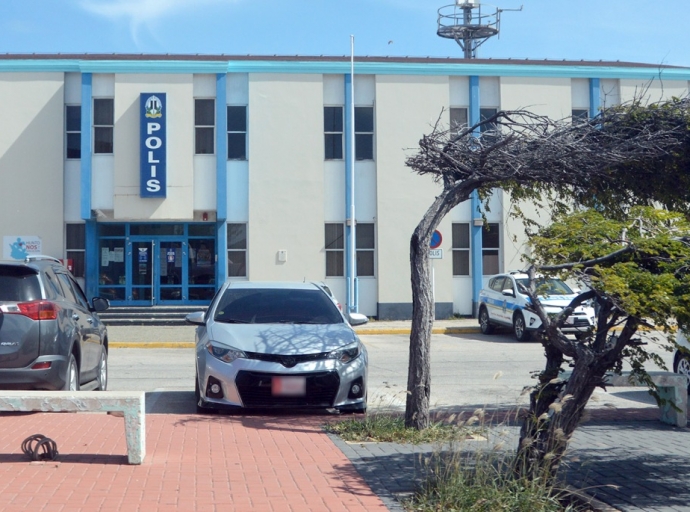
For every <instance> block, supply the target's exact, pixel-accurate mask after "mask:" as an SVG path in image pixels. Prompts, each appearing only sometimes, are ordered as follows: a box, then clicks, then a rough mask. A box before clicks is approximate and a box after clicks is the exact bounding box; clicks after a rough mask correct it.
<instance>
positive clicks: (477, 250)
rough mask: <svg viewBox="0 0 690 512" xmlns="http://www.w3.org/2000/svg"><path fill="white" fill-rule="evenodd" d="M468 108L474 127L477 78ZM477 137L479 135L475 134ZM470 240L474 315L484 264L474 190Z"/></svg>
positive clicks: (477, 116)
mask: <svg viewBox="0 0 690 512" xmlns="http://www.w3.org/2000/svg"><path fill="white" fill-rule="evenodd" d="M469 81H470V98H469V103H470V108H469V120H468V122H469V125H470V126H474V125H475V124H477V123H478V122H479V119H480V114H479V111H480V105H481V99H480V95H479V77H478V76H471V77H470V80H469ZM475 136H479V133H475ZM470 211H471V224H470V238H471V244H470V247H471V251H470V252H471V254H472V270H471V273H472V313H473V314H476V312H477V304H478V303H479V292H480V291H481V289H482V288H483V283H482V276H483V275H484V264H483V263H484V262H483V259H482V225H481V224H480V225H477V223H475V220H477V219H479V220H480V221H483V218H482V214H481V204H480V201H479V194H478V193H477V191H476V190H475V191H474V192H472V195H471V196H470Z"/></svg>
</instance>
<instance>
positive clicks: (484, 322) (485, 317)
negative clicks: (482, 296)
mask: <svg viewBox="0 0 690 512" xmlns="http://www.w3.org/2000/svg"><path fill="white" fill-rule="evenodd" d="M479 328H480V329H481V331H482V334H492V333H493V332H494V326H493V325H491V322H490V321H489V312H488V311H487V310H486V308H484V307H483V308H481V309H480V310H479Z"/></svg>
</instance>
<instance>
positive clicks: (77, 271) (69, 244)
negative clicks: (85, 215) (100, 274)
mask: <svg viewBox="0 0 690 512" xmlns="http://www.w3.org/2000/svg"><path fill="white" fill-rule="evenodd" d="M71 228H76V229H77V230H78V231H77V232H76V233H70V231H71ZM71 235H75V236H71ZM75 256H77V257H76V258H75ZM66 260H72V269H71V272H72V275H73V276H74V277H81V278H85V277H86V224H84V223H83V222H68V223H66V224H65V263H67V261H66Z"/></svg>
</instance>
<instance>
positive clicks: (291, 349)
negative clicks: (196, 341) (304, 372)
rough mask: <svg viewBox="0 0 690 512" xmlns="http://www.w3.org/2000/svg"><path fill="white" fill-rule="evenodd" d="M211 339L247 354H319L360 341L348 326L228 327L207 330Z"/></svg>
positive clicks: (280, 325) (242, 325)
mask: <svg viewBox="0 0 690 512" xmlns="http://www.w3.org/2000/svg"><path fill="white" fill-rule="evenodd" d="M208 335H209V339H211V340H213V341H216V342H219V343H222V344H223V345H228V346H231V347H234V348H237V349H240V350H243V351H245V352H259V353H262V354H281V355H295V354H318V353H321V352H330V351H331V350H335V349H338V348H340V347H343V346H345V345H350V344H351V343H354V342H355V341H356V340H357V336H356V335H355V333H354V331H353V330H352V328H351V327H350V326H349V325H347V324H345V323H342V324H225V323H213V324H211V325H210V326H208Z"/></svg>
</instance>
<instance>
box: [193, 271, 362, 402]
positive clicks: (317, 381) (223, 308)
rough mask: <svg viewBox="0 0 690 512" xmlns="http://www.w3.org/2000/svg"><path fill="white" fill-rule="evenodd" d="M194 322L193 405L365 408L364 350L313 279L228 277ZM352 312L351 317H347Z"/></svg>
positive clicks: (354, 318) (354, 317) (357, 318)
mask: <svg viewBox="0 0 690 512" xmlns="http://www.w3.org/2000/svg"><path fill="white" fill-rule="evenodd" d="M186 319H187V322H189V323H191V324H195V325H197V329H196V401H197V411H198V412H204V411H205V410H207V409H209V408H227V407H247V408H292V409H294V408H324V409H337V410H339V411H342V412H365V411H366V407H367V364H368V360H367V351H366V349H365V348H364V345H363V344H362V342H361V341H360V340H359V338H358V337H357V335H356V334H355V332H354V331H353V330H352V327H351V325H360V324H364V323H366V322H367V317H366V316H364V315H359V314H355V313H353V314H350V315H348V319H346V318H345V317H344V316H343V314H342V313H341V312H340V311H339V310H338V308H337V306H336V305H335V304H334V303H333V301H332V300H331V299H330V297H329V296H328V295H327V294H326V293H325V292H324V290H323V289H322V288H321V287H320V286H319V285H318V284H316V283H282V282H273V283H271V282H247V281H242V282H238V281H227V282H226V283H225V284H224V285H223V286H222V287H221V289H220V290H219V291H218V293H217V294H216V296H215V297H214V299H213V300H212V301H211V304H210V305H209V307H208V309H207V310H206V312H205V313H204V312H197V313H191V314H189V315H187V317H186ZM348 320H349V322H348Z"/></svg>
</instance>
